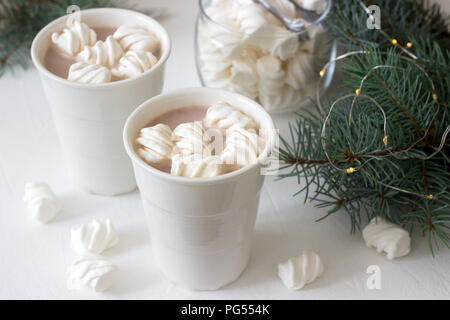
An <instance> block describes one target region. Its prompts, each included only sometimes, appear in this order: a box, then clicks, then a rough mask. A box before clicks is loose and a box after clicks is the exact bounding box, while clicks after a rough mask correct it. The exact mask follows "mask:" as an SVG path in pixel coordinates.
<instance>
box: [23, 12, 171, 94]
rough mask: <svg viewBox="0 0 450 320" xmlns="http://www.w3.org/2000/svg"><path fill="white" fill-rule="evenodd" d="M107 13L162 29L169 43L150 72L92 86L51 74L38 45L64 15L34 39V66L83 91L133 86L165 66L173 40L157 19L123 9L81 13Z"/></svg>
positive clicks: (47, 74) (41, 71)
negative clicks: (133, 18)
mask: <svg viewBox="0 0 450 320" xmlns="http://www.w3.org/2000/svg"><path fill="white" fill-rule="evenodd" d="M107 11H110V12H117V13H120V12H123V13H128V14H134V15H136V16H140V17H142V18H143V19H146V20H150V21H152V23H155V24H156V25H158V26H159V27H160V28H161V30H162V35H163V37H164V38H166V39H165V40H166V41H167V48H166V49H165V50H164V51H162V52H161V56H160V57H159V59H158V62H157V63H156V64H155V65H154V66H153V67H152V68H150V69H149V70H147V71H145V72H144V73H142V74H140V75H139V76H137V77H133V78H128V79H123V80H118V81H113V82H106V83H91V84H89V83H80V82H75V81H69V80H67V79H64V78H62V77H60V76H57V75H56V74H54V73H52V72H50V71H49V70H48V69H47V68H46V67H45V66H44V65H43V63H42V62H41V61H40V59H39V58H38V54H37V44H38V42H39V41H41V39H42V37H43V35H44V34H45V33H46V32H47V31H48V30H49V29H51V28H52V27H53V26H54V25H55V24H57V23H60V22H61V21H62V20H65V19H67V17H68V16H67V15H64V16H62V17H59V18H57V19H55V20H53V21H51V22H49V23H48V24H47V25H46V26H45V27H44V28H42V29H41V30H40V31H39V32H38V34H37V35H36V36H35V37H34V39H33V42H32V44H31V60H32V61H33V64H34V66H35V67H36V68H37V69H38V71H39V72H40V73H41V74H45V75H46V76H47V77H49V78H51V79H52V80H55V81H57V82H60V83H62V84H64V85H68V86H71V87H75V88H83V89H88V90H92V89H94V90H95V89H114V88H116V87H117V86H123V85H129V84H132V83H133V82H135V81H139V80H140V79H142V78H143V77H146V76H148V75H149V74H151V73H154V72H156V71H157V70H158V69H160V68H161V67H162V66H164V64H165V62H166V61H167V59H168V58H169V56H170V53H171V51H172V40H171V39H170V36H169V33H168V32H167V30H166V29H165V28H164V27H163V26H162V25H161V24H160V23H159V22H158V21H156V20H155V19H153V18H151V17H149V16H147V15H145V14H143V13H140V12H137V11H134V10H128V9H121V8H93V9H86V10H81V11H80V12H81V14H83V13H86V12H89V13H96V12H99V14H101V13H102V12H107ZM159 37H160V36H158V38H159ZM160 40H163V39H160Z"/></svg>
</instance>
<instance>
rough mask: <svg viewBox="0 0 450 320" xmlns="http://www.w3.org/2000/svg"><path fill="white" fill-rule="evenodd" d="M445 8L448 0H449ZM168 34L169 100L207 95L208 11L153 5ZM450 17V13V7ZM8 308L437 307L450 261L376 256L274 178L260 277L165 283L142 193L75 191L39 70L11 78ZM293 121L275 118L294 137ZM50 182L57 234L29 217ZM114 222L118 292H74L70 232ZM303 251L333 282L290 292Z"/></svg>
mask: <svg viewBox="0 0 450 320" xmlns="http://www.w3.org/2000/svg"><path fill="white" fill-rule="evenodd" d="M441 2H443V3H445V0H443V1H441ZM168 4H170V15H169V16H168V17H166V18H164V19H161V20H160V21H161V23H162V24H163V25H164V26H165V27H166V28H167V30H168V32H169V34H170V35H171V36H172V41H173V51H172V55H171V57H170V58H169V61H168V64H167V75H166V83H165V88H164V90H165V91H169V90H172V89H176V88H183V87H192V86H199V81H198V78H197V74H196V70H195V65H194V49H193V36H194V20H195V16H196V13H197V2H196V1H193V0H190V1H186V0H179V1H174V0H171V1H164V0H159V1H147V2H146V4H144V5H143V6H147V5H148V6H168ZM447 6H448V3H447ZM0 98H1V100H0V298H3V299H5V298H9V299H105V298H107V299H108V298H109V299H340V298H342V299H348V298H352V299H389V298H401V299H402V298H405V299H412V298H416V299H431V298H446V299H448V298H450V272H449V270H450V251H449V250H447V249H443V250H441V251H440V252H439V253H438V255H437V257H436V258H434V259H433V258H432V257H431V254H430V252H429V250H428V248H427V243H426V241H425V239H424V238H422V237H421V236H420V235H417V234H415V235H414V237H413V240H412V251H411V253H410V254H409V255H408V256H406V257H403V258H401V259H398V260H393V261H389V260H387V259H386V258H385V257H384V256H383V255H380V254H377V253H376V252H375V250H373V249H368V248H367V247H366V246H365V244H364V241H363V240H362V237H361V234H360V233H357V234H355V235H350V234H349V230H350V224H349V219H347V218H346V216H345V213H344V212H341V213H338V214H334V215H333V216H332V217H329V218H327V219H326V220H324V221H322V222H314V220H315V219H317V218H319V217H321V216H322V215H324V214H325V211H324V210H323V209H318V208H315V207H313V205H312V204H306V205H305V204H304V203H303V197H302V196H300V197H293V194H294V193H295V192H296V191H297V190H298V189H299V186H298V185H297V183H296V180H295V179H290V180H283V181H278V182H276V181H274V179H273V177H268V179H267V180H266V183H265V185H264V187H263V190H262V193H261V204H260V208H259V213H258V219H257V222H256V228H255V232H254V237H253V251H252V256H251V260H250V263H249V266H248V267H247V269H246V270H245V271H244V273H243V274H242V276H241V277H240V278H239V279H238V280H237V281H236V282H234V283H232V284H231V285H229V286H227V287H225V288H223V289H221V290H219V291H215V292H190V291H186V290H184V289H180V288H178V287H176V286H174V285H172V284H171V283H170V282H168V281H167V280H165V279H164V278H163V277H162V275H161V273H160V271H159V270H158V269H157V267H156V266H155V264H154V261H153V257H152V255H151V244H150V239H149V234H148V231H147V229H146V225H145V221H144V213H143V209H142V205H141V202H140V198H139V193H138V191H135V192H132V193H130V194H126V195H122V196H117V197H102V196H94V195H88V194H84V193H82V192H80V191H77V190H76V189H75V188H74V187H73V186H71V184H70V179H69V176H68V173H67V168H66V162H65V161H64V159H63V157H62V154H61V148H60V144H59V141H58V139H57V136H56V131H55V127H54V125H53V123H52V118H51V114H50V110H49V106H48V104H47V102H46V99H45V97H44V95H43V90H42V87H41V84H40V80H39V76H38V72H37V71H36V70H35V69H34V68H30V69H29V70H26V71H23V70H21V69H15V70H14V74H11V73H7V74H6V75H5V76H3V77H2V78H0ZM292 118H293V114H287V115H283V116H274V120H275V122H276V124H277V125H278V126H279V128H280V129H281V132H282V134H283V133H286V129H287V123H288V120H289V119H292ZM33 180H43V181H47V182H48V183H50V185H51V186H52V187H53V189H54V190H55V192H56V193H57V195H58V196H59V197H60V198H61V200H62V203H63V206H64V209H63V211H62V212H61V214H60V215H59V216H58V217H57V218H56V219H55V220H54V221H53V222H51V223H49V224H47V225H43V224H40V223H38V222H36V221H34V220H32V219H31V218H30V217H29V214H28V213H27V211H26V209H25V206H24V204H23V202H22V196H23V188H24V185H25V183H26V182H29V181H33ZM106 217H110V218H111V219H112V220H113V222H114V224H115V226H116V228H117V230H118V233H119V236H120V243H119V244H118V245H117V246H116V247H114V248H112V249H110V250H108V251H107V252H105V256H107V257H109V258H110V259H111V260H112V261H113V262H114V263H115V264H116V265H117V267H118V269H119V271H118V274H117V281H116V283H115V285H114V287H113V288H111V290H109V291H107V292H106V293H100V294H96V293H91V292H84V291H69V290H67V289H66V269H67V267H68V266H69V265H70V263H71V262H72V260H74V259H75V258H76V257H75V254H74V253H73V252H72V250H71V249H70V246H69V240H70V232H69V231H70V228H72V227H76V226H78V225H80V224H81V223H84V222H88V221H90V220H91V219H92V218H106ZM303 249H312V250H314V251H316V252H317V253H319V255H320V256H321V257H322V259H323V262H324V265H325V273H324V274H323V276H322V277H321V278H319V279H317V280H316V281H315V282H313V283H312V284H310V285H308V286H307V287H305V288H304V289H303V290H301V291H290V290H287V289H286V288H285V287H284V286H283V285H282V283H281V281H280V280H279V278H278V276H277V265H278V263H279V262H282V261H285V260H287V259H288V258H289V257H291V256H293V255H298V254H300V253H301V252H302V250H303ZM369 265H378V266H379V267H380V269H381V286H382V287H381V290H369V289H368V288H367V285H366V281H367V278H368V277H369V275H368V274H366V269H367V267H368V266H369Z"/></svg>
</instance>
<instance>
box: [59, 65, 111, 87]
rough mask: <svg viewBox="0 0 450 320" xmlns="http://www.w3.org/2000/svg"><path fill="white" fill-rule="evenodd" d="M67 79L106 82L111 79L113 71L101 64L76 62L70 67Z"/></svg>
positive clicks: (81, 81) (83, 81)
mask: <svg viewBox="0 0 450 320" xmlns="http://www.w3.org/2000/svg"><path fill="white" fill-rule="evenodd" d="M67 80H70V81H75V82H80V83H105V82H110V81H111V71H109V69H108V68H106V67H104V66H102V65H99V64H89V63H86V62H82V61H80V62H76V63H74V64H72V65H71V66H70V68H69V75H68V77H67Z"/></svg>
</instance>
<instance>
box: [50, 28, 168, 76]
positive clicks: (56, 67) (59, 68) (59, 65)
mask: <svg viewBox="0 0 450 320" xmlns="http://www.w3.org/2000/svg"><path fill="white" fill-rule="evenodd" d="M92 29H93V30H94V31H95V33H96V34H97V41H98V40H101V41H105V40H106V38H107V37H108V36H110V35H113V34H114V32H115V31H116V29H117V27H111V26H104V27H95V28H92ZM153 55H154V56H155V57H156V58H157V59H159V58H160V55H161V49H160V48H159V49H157V50H156V51H155V52H153ZM75 62H77V60H76V59H75V57H71V56H68V55H67V54H65V53H64V52H61V51H60V50H58V48H57V47H56V46H53V45H50V46H49V48H48V49H47V52H46V53H45V56H44V66H45V67H46V68H47V70H48V71H50V72H51V73H53V74H55V75H57V76H58V77H61V78H64V79H67V76H68V75H69V69H70V66H71V65H72V64H74V63H75ZM117 80H119V79H115V78H114V77H113V79H112V81H117Z"/></svg>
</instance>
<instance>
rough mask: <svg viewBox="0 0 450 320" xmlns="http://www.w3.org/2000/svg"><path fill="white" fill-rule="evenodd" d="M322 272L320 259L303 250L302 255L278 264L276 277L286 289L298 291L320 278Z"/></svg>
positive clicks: (313, 253)
mask: <svg viewBox="0 0 450 320" xmlns="http://www.w3.org/2000/svg"><path fill="white" fill-rule="evenodd" d="M323 270H324V269H323V263H322V260H321V259H320V257H319V256H318V255H317V254H316V253H315V252H313V251H308V250H305V251H303V254H302V255H300V256H298V257H293V258H290V259H289V260H288V261H286V262H283V263H280V264H279V265H278V276H279V277H280V279H281V281H282V282H283V283H284V285H285V286H286V287H287V288H289V289H292V290H299V289H301V288H303V287H304V286H305V285H306V284H308V283H311V282H312V281H314V280H315V279H316V278H317V277H319V276H321V275H322V273H323Z"/></svg>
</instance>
